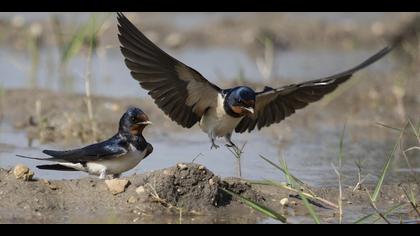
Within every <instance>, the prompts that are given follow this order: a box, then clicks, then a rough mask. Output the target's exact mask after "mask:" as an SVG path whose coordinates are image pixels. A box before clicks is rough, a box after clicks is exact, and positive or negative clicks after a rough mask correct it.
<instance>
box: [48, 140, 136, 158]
mask: <svg viewBox="0 0 420 236" xmlns="http://www.w3.org/2000/svg"><path fill="white" fill-rule="evenodd" d="M108 142H109V141H107V142H103V143H96V144H92V145H89V146H86V147H84V148H80V149H74V150H69V151H53V150H43V151H42V152H43V153H45V154H47V155H49V156H52V158H49V159H44V160H46V161H57V162H72V163H80V162H82V163H83V162H87V161H98V160H104V159H109V158H115V157H119V156H122V155H125V154H127V152H128V150H127V149H126V148H125V147H123V146H122V145H117V144H116V143H113V142H109V143H108Z"/></svg>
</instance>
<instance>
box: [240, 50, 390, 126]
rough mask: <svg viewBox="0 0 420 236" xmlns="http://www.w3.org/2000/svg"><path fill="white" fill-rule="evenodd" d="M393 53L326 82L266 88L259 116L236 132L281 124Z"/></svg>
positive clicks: (260, 95) (257, 111) (244, 121)
mask: <svg viewBox="0 0 420 236" xmlns="http://www.w3.org/2000/svg"><path fill="white" fill-rule="evenodd" d="M391 50H392V47H385V48H384V49H382V50H381V51H379V52H378V53H376V54H375V55H373V56H371V57H370V58H368V59H367V60H365V61H364V62H363V63H361V64H360V65H358V66H356V67H354V68H352V69H350V70H347V71H344V72H342V73H339V74H336V75H332V76H329V77H326V78H321V79H316V80H312V81H307V82H304V83H299V84H292V85H288V86H284V87H280V88H277V89H273V88H270V87H266V88H265V89H264V91H262V92H259V93H257V96H256V103H255V114H254V115H253V116H250V117H244V118H243V119H242V120H241V122H240V123H239V124H238V125H237V126H236V128H235V131H236V132H238V133H243V132H245V131H248V132H251V131H252V130H254V129H255V127H258V129H261V128H263V127H268V126H270V125H271V124H274V123H279V122H280V121H282V120H284V119H285V118H286V117H288V116H290V115H292V114H293V113H295V111H296V110H299V109H302V108H304V107H306V106H307V105H309V104H310V103H313V102H316V101H319V100H320V99H321V98H323V97H324V96H325V95H326V94H328V93H331V92H332V91H334V90H335V89H336V88H337V87H338V86H339V85H340V84H342V83H344V82H346V81H347V80H348V79H350V78H351V77H352V75H353V74H354V73H355V72H357V71H359V70H361V69H363V68H365V67H367V66H369V65H370V64H372V63H374V62H375V61H377V60H379V59H381V58H382V57H383V56H385V55H386V54H388V53H389V52H390V51H391Z"/></svg>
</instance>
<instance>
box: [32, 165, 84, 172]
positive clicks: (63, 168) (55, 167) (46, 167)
mask: <svg viewBox="0 0 420 236" xmlns="http://www.w3.org/2000/svg"><path fill="white" fill-rule="evenodd" d="M36 167H37V168H38V169H41V170H61V171H77V170H76V169H73V168H71V167H67V166H63V165H60V164H54V165H39V166H36Z"/></svg>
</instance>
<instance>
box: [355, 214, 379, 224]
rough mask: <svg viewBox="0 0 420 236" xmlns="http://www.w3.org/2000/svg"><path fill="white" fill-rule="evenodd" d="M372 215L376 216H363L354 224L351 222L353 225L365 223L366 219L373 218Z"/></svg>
mask: <svg viewBox="0 0 420 236" xmlns="http://www.w3.org/2000/svg"><path fill="white" fill-rule="evenodd" d="M374 215H376V213H370V214H367V215H365V216H363V217H362V218H360V219H358V220H356V221H355V222H353V224H361V223H363V222H364V221H366V220H367V219H369V218H371V217H373V216H374Z"/></svg>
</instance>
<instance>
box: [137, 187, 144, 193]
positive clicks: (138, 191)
mask: <svg viewBox="0 0 420 236" xmlns="http://www.w3.org/2000/svg"><path fill="white" fill-rule="evenodd" d="M144 192H145V189H144V186H140V187H138V188H136V193H137V194H142V193H144Z"/></svg>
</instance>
